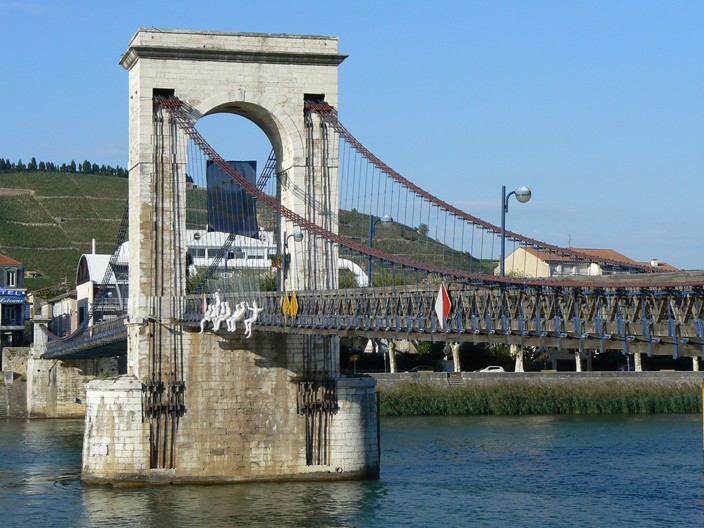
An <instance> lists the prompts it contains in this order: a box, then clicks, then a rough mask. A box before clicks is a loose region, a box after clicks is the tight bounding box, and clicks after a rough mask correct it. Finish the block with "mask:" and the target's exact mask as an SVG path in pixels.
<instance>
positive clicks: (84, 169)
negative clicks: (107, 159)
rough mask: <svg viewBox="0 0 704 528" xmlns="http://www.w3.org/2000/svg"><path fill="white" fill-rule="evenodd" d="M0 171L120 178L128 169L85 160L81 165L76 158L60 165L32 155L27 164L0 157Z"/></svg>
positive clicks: (124, 176)
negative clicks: (62, 173) (39, 159)
mask: <svg viewBox="0 0 704 528" xmlns="http://www.w3.org/2000/svg"><path fill="white" fill-rule="evenodd" d="M0 172H66V173H74V172H80V173H83V174H104V175H106V176H117V177H118V178H127V169H125V168H123V167H120V166H119V165H118V166H117V167H112V166H111V165H98V164H97V163H91V162H90V161H88V160H85V161H84V162H83V163H81V164H80V165H77V164H76V162H75V161H74V160H71V163H62V164H61V165H58V164H56V163H52V162H50V161H48V162H44V161H40V162H38V163H37V160H36V158H34V157H32V159H31V161H30V162H29V163H27V164H25V163H23V162H22V160H21V159H20V160H18V161H17V163H12V162H11V161H10V160H9V159H4V158H0Z"/></svg>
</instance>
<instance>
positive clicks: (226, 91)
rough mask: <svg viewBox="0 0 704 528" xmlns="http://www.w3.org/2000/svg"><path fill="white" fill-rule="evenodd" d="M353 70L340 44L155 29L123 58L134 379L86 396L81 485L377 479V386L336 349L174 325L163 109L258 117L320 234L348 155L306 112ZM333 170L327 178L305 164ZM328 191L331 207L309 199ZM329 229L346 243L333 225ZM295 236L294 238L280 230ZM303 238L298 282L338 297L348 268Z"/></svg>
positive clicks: (286, 182) (180, 212) (174, 256)
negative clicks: (177, 105)
mask: <svg viewBox="0 0 704 528" xmlns="http://www.w3.org/2000/svg"><path fill="white" fill-rule="evenodd" d="M344 58H345V55H341V54H339V53H338V51H337V38H336V37H325V36H306V35H269V34H254V33H222V32H211V31H183V30H160V29H153V28H152V29H139V30H137V32H136V33H135V35H134V36H133V37H132V40H131V41H130V43H129V47H128V50H127V51H126V52H125V54H124V55H123V57H122V59H121V61H120V64H121V65H122V66H123V67H124V68H125V69H127V70H128V71H129V101H130V103H129V122H130V152H129V174H130V176H129V178H130V181H129V206H130V219H129V220H130V232H129V266H130V275H129V277H130V280H129V288H130V296H129V304H128V313H129V318H128V374H129V375H128V376H127V377H125V378H120V379H118V380H107V381H95V382H92V383H91V384H90V385H89V389H88V395H87V416H86V436H85V441H84V452H83V479H84V480H86V481H93V482H116V481H141V482H144V481H146V482H163V481H168V482H194V481H235V480H252V479H272V478H322V477H324V478H331V477H334V478H338V477H339V478H359V477H363V476H376V475H377V474H378V470H379V457H378V441H377V427H378V421H377V417H376V406H375V402H374V383H373V381H371V380H365V379H360V378H356V379H347V378H343V377H341V376H340V374H339V367H338V363H339V360H338V346H337V340H336V338H334V337H322V336H303V335H301V336H296V335H283V334H273V333H266V334H265V333H261V332H260V333H256V334H255V336H254V337H253V338H252V339H250V340H245V339H244V338H242V337H241V336H237V335H234V336H233V335H229V336H225V337H223V336H219V335H215V334H212V333H205V334H196V333H188V332H184V331H183V330H182V329H181V328H180V327H179V326H178V325H177V324H176V322H175V318H176V317H177V315H178V314H176V313H174V310H175V309H176V308H175V307H177V306H179V302H178V301H179V299H182V298H183V296H184V295H185V269H183V268H184V265H183V263H185V255H186V246H185V239H186V237H185V234H186V227H185V212H184V211H185V203H186V200H185V188H186V185H185V183H186V181H185V177H186V171H185V166H186V163H187V159H186V158H185V156H186V149H185V148H182V149H180V150H176V149H174V148H172V145H177V144H181V145H185V138H184V137H183V136H182V132H180V131H179V130H177V129H176V128H175V127H174V128H170V127H169V125H168V123H167V121H166V120H165V119H164V116H163V115H162V114H161V113H160V112H159V111H157V110H156V108H155V104H154V98H155V96H159V95H162V96H170V95H173V96H176V97H178V98H179V99H180V100H181V101H183V102H185V103H187V104H188V105H189V107H190V109H191V110H190V111H191V112H192V114H193V116H194V117H195V118H196V119H197V118H200V117H202V116H205V115H208V114H213V113H223V112H224V113H233V114H238V115H241V116H244V117H246V118H248V119H250V120H251V121H253V122H254V123H255V124H257V125H258V126H259V127H260V128H261V129H262V130H263V131H264V133H265V134H266V136H267V137H268V138H269V140H270V141H271V144H272V146H273V148H274V150H275V153H276V158H277V177H278V178H279V185H280V187H281V200H282V202H283V204H284V205H285V206H286V207H288V208H289V209H291V210H293V211H294V212H296V213H297V214H299V215H300V216H302V217H304V218H306V219H309V220H311V221H315V222H318V223H319V222H320V218H319V216H320V213H319V211H318V212H317V213H316V210H315V208H314V206H313V204H314V203H316V204H320V203H321V202H322V203H326V202H327V203H329V204H334V206H335V207H337V205H336V204H337V201H338V199H337V173H336V170H337V152H336V146H334V147H333V150H332V155H331V151H330V150H329V149H330V146H329V145H326V146H322V144H323V143H324V141H323V139H322V137H321V136H322V134H321V130H320V128H321V127H320V124H319V123H318V122H317V121H316V120H317V117H311V116H308V117H306V116H305V112H304V107H305V103H306V102H307V101H319V100H325V101H327V102H328V103H330V104H331V105H333V106H337V99H338V75H337V67H338V65H339V64H340V63H341V62H342V61H343V60H344ZM311 119H313V122H311V121H310V120H311ZM311 134H312V137H311ZM311 146H312V147H311ZM321 148H325V149H328V150H327V151H326V154H325V156H324V157H323V156H322V155H321V153H320V152H316V149H321ZM311 150H312V151H311ZM323 158H324V159H325V160H326V162H325V166H324V167H320V164H318V163H313V164H311V163H310V160H311V159H318V160H319V159H323ZM323 178H325V185H322V179H323ZM323 188H324V189H327V190H328V191H327V195H326V196H324V197H320V196H316V195H315V194H313V195H311V191H313V192H315V190H316V189H323ZM301 190H302V191H304V192H303V193H301ZM302 196H304V198H302ZM321 198H322V199H321ZM331 207H332V205H331ZM316 215H318V217H316ZM323 217H324V218H326V219H325V220H324V221H325V222H328V224H324V225H325V227H326V228H327V229H329V230H331V231H334V232H336V231H337V226H336V225H332V224H330V223H329V222H332V221H333V220H332V218H335V217H336V215H323ZM286 231H288V232H292V231H293V226H290V225H287V224H286V223H283V224H282V226H281V230H280V232H281V233H284V232H286ZM306 238H307V239H308V240H306V243H305V246H304V245H303V244H300V245H299V244H297V245H296V246H297V247H296V248H295V249H294V250H293V251H297V252H300V258H298V257H299V255H297V258H296V259H295V260H296V261H297V262H303V263H304V264H303V265H302V266H301V267H300V268H299V269H296V270H291V273H290V275H289V276H290V277H293V276H294V275H296V276H295V278H296V280H297V283H298V284H305V285H306V289H318V288H331V287H332V288H334V287H337V279H336V273H337V271H336V269H335V268H336V265H335V266H331V265H329V264H326V263H331V262H332V263H336V262H337V255H336V253H335V251H336V250H335V248H334V246H333V245H332V244H325V243H324V242H319V241H316V240H315V239H314V237H306ZM310 372H317V373H320V372H324V373H325V375H324V376H323V377H322V378H311V377H310V376H309V374H310ZM323 378H324V379H323ZM306 402H308V403H306ZM323 411H324V412H323ZM316 431H317V432H316Z"/></svg>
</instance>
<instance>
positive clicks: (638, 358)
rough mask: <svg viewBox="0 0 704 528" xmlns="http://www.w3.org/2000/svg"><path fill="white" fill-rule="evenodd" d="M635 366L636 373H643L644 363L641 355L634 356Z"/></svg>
mask: <svg viewBox="0 0 704 528" xmlns="http://www.w3.org/2000/svg"><path fill="white" fill-rule="evenodd" d="M633 364H634V365H635V366H634V368H635V369H636V372H643V362H642V361H641V356H640V354H639V353H637V352H636V353H635V354H633Z"/></svg>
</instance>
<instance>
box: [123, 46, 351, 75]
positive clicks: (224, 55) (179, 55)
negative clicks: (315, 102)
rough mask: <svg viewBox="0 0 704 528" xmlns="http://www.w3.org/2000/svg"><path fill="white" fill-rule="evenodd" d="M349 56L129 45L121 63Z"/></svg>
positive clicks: (315, 60)
mask: <svg viewBox="0 0 704 528" xmlns="http://www.w3.org/2000/svg"><path fill="white" fill-rule="evenodd" d="M347 57H348V55H342V54H338V53H287V52H270V51H237V50H223V49H198V48H174V47H156V46H132V47H130V48H129V49H128V50H127V52H126V53H125V54H124V55H123V56H122V58H121V59H120V65H121V66H122V67H123V68H125V69H126V70H129V69H130V68H132V66H133V65H134V64H135V63H136V62H137V60H138V59H140V58H144V59H160V60H171V59H173V60H194V61H216V62H260V63H267V64H299V65H316V66H337V65H339V64H340V63H341V62H342V61H344V60H345V59H346V58H347Z"/></svg>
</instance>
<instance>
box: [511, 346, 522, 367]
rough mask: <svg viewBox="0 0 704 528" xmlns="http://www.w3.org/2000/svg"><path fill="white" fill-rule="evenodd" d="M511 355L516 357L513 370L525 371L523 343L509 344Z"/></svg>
mask: <svg viewBox="0 0 704 528" xmlns="http://www.w3.org/2000/svg"><path fill="white" fill-rule="evenodd" d="M511 357H513V358H515V359H516V365H515V367H514V369H513V370H514V372H525V371H524V370H523V345H511Z"/></svg>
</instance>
